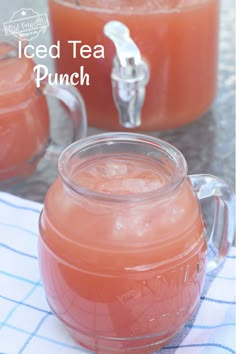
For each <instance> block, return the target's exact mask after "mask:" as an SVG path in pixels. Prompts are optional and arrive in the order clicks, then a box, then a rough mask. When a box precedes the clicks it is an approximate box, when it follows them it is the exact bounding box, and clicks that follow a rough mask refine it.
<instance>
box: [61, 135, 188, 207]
mask: <svg viewBox="0 0 236 354" xmlns="http://www.w3.org/2000/svg"><path fill="white" fill-rule="evenodd" d="M114 142H116V143H117V142H120V143H121V144H122V143H131V142H133V143H137V144H139V145H143V146H146V147H147V146H148V145H149V146H150V147H152V149H153V148H155V149H156V151H161V152H162V153H165V154H166V156H167V158H168V159H169V161H171V163H172V165H173V166H174V172H173V174H171V178H170V180H169V181H168V183H166V184H165V185H163V186H161V187H158V188H157V189H154V190H152V191H149V192H140V193H134V194H127V195H125V194H112V193H109V194H108V193H104V192H97V191H94V190H92V189H89V188H86V187H83V186H81V185H80V184H78V183H76V182H74V181H73V180H72V178H71V177H72V176H71V175H70V172H69V168H68V165H69V162H70V159H71V158H73V156H74V155H75V154H77V153H80V152H82V151H83V150H84V149H86V148H91V147H92V148H93V147H97V146H98V145H99V144H104V143H108V145H111V144H113V143H114ZM153 153H154V152H153ZM111 155H112V153H111ZM147 157H148V156H147ZM58 172H59V176H60V178H61V179H62V181H63V183H64V184H65V185H66V186H67V187H68V188H69V190H70V191H72V192H74V194H75V195H80V196H83V197H86V198H89V199H90V198H91V199H96V200H98V201H103V202H113V203H114V202H118V203H122V202H144V201H148V200H152V199H156V198H158V197H163V196H165V195H166V194H168V193H170V192H171V191H173V190H175V189H176V188H178V187H179V186H180V185H181V184H182V183H183V181H184V179H185V178H186V176H187V172H188V167H187V162H186V160H185V158H184V156H183V154H182V153H181V152H180V151H179V150H178V149H177V148H176V147H175V146H173V145H172V144H170V143H168V142H166V141H164V140H161V139H159V138H156V137H152V136H148V135H146V134H139V133H129V132H108V133H101V134H95V135H92V136H89V137H86V138H83V139H81V140H79V141H76V142H74V143H73V144H71V145H69V146H68V147H67V148H66V149H65V150H64V151H63V152H62V153H61V155H60V157H59V160H58Z"/></svg>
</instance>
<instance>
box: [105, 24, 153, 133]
mask: <svg viewBox="0 0 236 354" xmlns="http://www.w3.org/2000/svg"><path fill="white" fill-rule="evenodd" d="M104 34H105V35H106V36H107V37H108V38H109V39H110V40H111V41H112V42H113V43H114V45H115V48H116V55H115V57H114V61H113V68H112V73H111V81H112V92H113V99H114V102H115V105H116V107H117V109H118V112H119V121H120V124H121V125H122V126H123V127H125V128H136V127H139V126H140V125H141V124H142V120H141V111H142V107H143V103H144V100H145V94H146V85H147V83H148V81H149V68H148V65H147V64H146V63H145V62H144V60H143V59H142V57H141V53H140V50H139V48H138V47H137V45H136V44H135V42H134V41H133V40H132V38H131V37H130V32H129V29H128V28H127V27H126V26H125V25H124V24H123V23H121V22H118V21H110V22H108V23H107V24H106V25H105V26H104Z"/></svg>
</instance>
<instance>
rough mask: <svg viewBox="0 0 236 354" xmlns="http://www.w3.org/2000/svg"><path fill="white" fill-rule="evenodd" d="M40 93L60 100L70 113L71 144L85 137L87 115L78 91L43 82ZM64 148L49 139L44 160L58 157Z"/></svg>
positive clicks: (73, 88) (71, 87) (72, 87)
mask: <svg viewBox="0 0 236 354" xmlns="http://www.w3.org/2000/svg"><path fill="white" fill-rule="evenodd" d="M41 92H42V94H44V95H45V96H51V97H55V98H57V99H58V100H60V101H61V102H62V103H64V104H65V106H66V107H67V108H68V109H69V111H70V116H71V122H72V127H73V133H72V137H71V143H73V142H74V141H76V140H79V139H81V138H84V137H86V135H87V113H86V108H85V104H84V100H83V98H82V96H81V94H80V93H79V91H78V90H77V89H76V88H75V87H74V86H72V85H59V84H58V85H49V84H48V82H47V81H44V83H43V85H42V86H41ZM65 147H66V146H63V145H60V144H58V143H56V142H54V141H53V140H52V138H50V140H49V144H48V147H47V149H46V152H45V157H46V158H51V157H55V156H56V157H58V156H59V155H60V154H61V153H62V151H63V150H64V149H65Z"/></svg>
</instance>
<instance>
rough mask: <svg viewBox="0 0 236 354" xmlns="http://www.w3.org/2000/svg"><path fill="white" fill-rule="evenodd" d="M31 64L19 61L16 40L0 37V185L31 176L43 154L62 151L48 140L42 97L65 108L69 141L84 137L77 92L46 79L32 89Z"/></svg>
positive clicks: (24, 59)
mask: <svg viewBox="0 0 236 354" xmlns="http://www.w3.org/2000/svg"><path fill="white" fill-rule="evenodd" d="M23 43H26V42H23ZM34 65H35V64H34V62H33V61H32V60H31V59H28V58H26V57H25V56H23V57H22V58H19V56H18V40H17V39H8V38H6V37H5V38H4V37H2V38H0V186H2V185H4V186H5V185H8V184H11V183H14V182H18V181H20V180H21V179H23V178H26V177H28V176H29V175H31V174H32V173H33V172H34V170H35V168H36V166H37V163H38V162H39V160H40V159H41V158H42V156H44V155H45V153H46V152H47V151H48V152H49V151H51V153H53V152H56V151H57V150H61V151H60V152H62V150H63V149H64V148H60V147H59V145H58V146H57V145H55V144H54V145H53V143H52V141H51V139H50V135H49V125H50V121H49V113H48V106H47V101H46V97H45V95H48V96H54V97H56V98H58V99H60V100H61V101H62V102H63V103H64V104H65V105H66V106H67V107H68V108H69V110H70V112H71V118H72V122H73V137H72V141H75V140H77V139H79V138H80V137H84V136H85V135H86V127H87V126H86V112H85V107H84V104H83V101H82V99H81V97H80V95H79V93H78V92H77V90H76V89H75V88H73V87H70V86H65V85H55V86H50V85H48V84H47V82H46V80H45V82H44V83H43V85H42V87H41V88H40V89H38V88H36V84H35V79H34V72H33V68H34ZM50 141H51V142H50Z"/></svg>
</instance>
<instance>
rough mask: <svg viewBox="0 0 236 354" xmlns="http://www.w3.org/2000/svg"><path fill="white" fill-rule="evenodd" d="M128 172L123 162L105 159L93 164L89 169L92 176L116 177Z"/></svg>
mask: <svg viewBox="0 0 236 354" xmlns="http://www.w3.org/2000/svg"><path fill="white" fill-rule="evenodd" d="M127 173H128V166H127V165H126V164H124V163H121V162H120V161H118V162H117V163H116V162H114V161H106V162H102V163H99V164H97V165H95V166H94V167H93V168H92V169H91V174H92V175H93V176H102V177H116V176H124V175H126V174H127Z"/></svg>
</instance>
